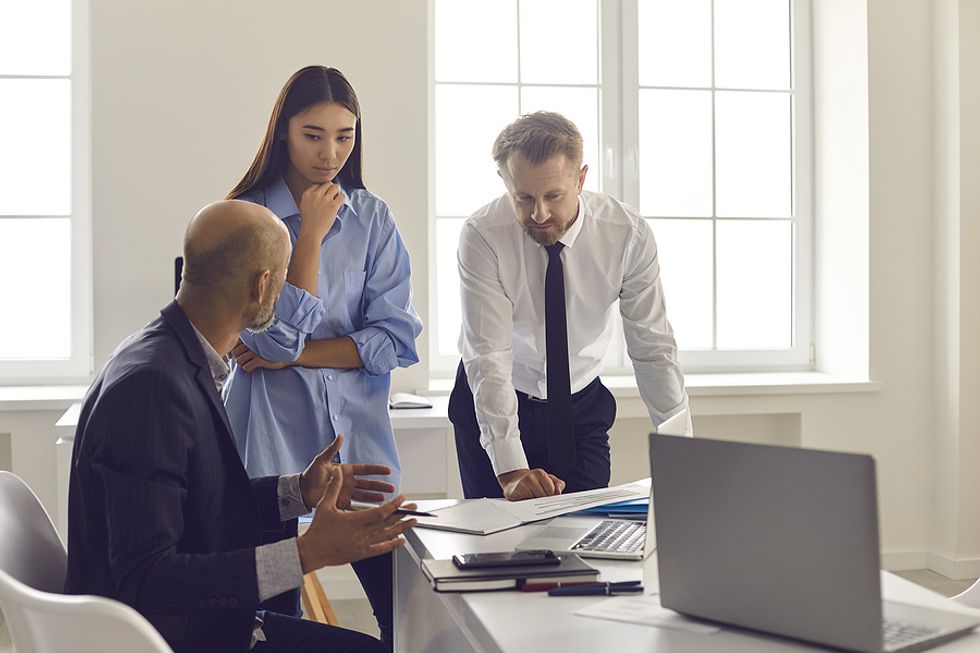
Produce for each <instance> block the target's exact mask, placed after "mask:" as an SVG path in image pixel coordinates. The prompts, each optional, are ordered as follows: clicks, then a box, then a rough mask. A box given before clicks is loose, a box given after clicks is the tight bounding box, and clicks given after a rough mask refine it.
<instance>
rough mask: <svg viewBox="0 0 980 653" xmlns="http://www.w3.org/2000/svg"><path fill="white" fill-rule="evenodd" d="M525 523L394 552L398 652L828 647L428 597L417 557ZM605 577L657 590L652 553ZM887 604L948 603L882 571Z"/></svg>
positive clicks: (438, 536) (523, 596) (488, 546)
mask: <svg viewBox="0 0 980 653" xmlns="http://www.w3.org/2000/svg"><path fill="white" fill-rule="evenodd" d="M540 527H541V526H540V525H528V526H522V527H521V528H517V529H513V530H510V531H504V532H502V533H496V534H494V535H488V536H484V537H480V536H475V535H463V534H457V533H446V532H440V531H433V530H426V529H421V528H417V529H415V530H414V531H411V532H410V533H409V534H408V543H407V544H406V546H403V547H402V548H400V549H398V551H397V552H396V553H395V651H396V653H437V652H438V653H442V652H452V653H457V652H459V653H463V652H470V651H478V652H480V653H524V652H526V651H562V653H576V652H580V653H601V652H605V651H617V652H619V651H623V652H625V653H628V652H630V651H643V652H644V653H650V652H656V651H670V652H672V653H750V652H751V653H770V652H771V653H777V652H778V653H788V652H790V651H826V650H827V649H824V648H820V647H816V646H810V645H806V644H802V643H798V642H792V641H789V640H785V639H780V638H775V637H767V636H764V635H757V634H754V633H747V632H745V631H737V630H734V629H730V628H724V629H723V630H722V631H721V632H720V633H717V634H714V635H698V634H693V633H688V632H681V631H678V630H668V629H664V628H655V627H651V626H640V625H635V624H628V623H619V622H614V621H606V620H600V619H591V618H586V617H579V616H576V615H574V614H573V612H575V611H576V610H578V609H580V608H583V607H585V606H587V605H590V604H592V603H596V602H598V601H601V600H603V599H604V597H597V596H586V597H560V598H552V597H549V596H548V595H547V593H546V592H529V593H522V592H517V591H507V592H471V593H457V594H440V593H437V592H434V591H433V590H432V589H431V588H430V587H429V583H428V581H427V580H426V578H425V576H424V574H423V573H422V571H421V569H420V568H419V559H420V558H449V557H451V556H452V555H453V554H454V553H465V552H477V551H505V550H510V549H513V547H514V545H515V544H516V543H517V542H519V541H521V540H522V539H523V538H524V537H526V536H527V535H528V534H530V533H532V532H534V530H536V529H538V528H540ZM589 564H591V565H593V566H594V567H597V568H598V569H599V570H600V571H601V573H602V579H603V580H607V581H617V580H634V579H639V578H643V579H644V586H645V588H646V591H647V593H650V592H651V591H655V590H656V588H657V573H656V556H655V555H654V556H651V557H650V558H648V559H647V561H646V563H639V562H614V561H602V560H595V559H593V560H589ZM882 584H883V590H882V591H883V592H884V595H885V597H886V598H889V599H892V600H900V601H905V602H908V603H919V604H924V605H937V606H942V605H944V604H946V605H948V599H946V598H944V597H942V596H940V595H938V594H934V593H933V592H930V591H929V590H926V589H924V588H922V587H919V586H918V585H915V584H914V583H911V582H909V581H906V580H904V579H902V578H899V577H898V576H895V575H893V574H890V573H888V572H882ZM931 650H936V651H941V652H942V653H954V652H961V653H966V652H968V651H972V652H974V653H975V652H976V651H978V650H980V634H978V633H974V634H972V635H969V636H967V637H964V638H961V639H958V640H955V641H953V642H951V643H949V644H946V645H945V646H941V647H938V648H936V649H931Z"/></svg>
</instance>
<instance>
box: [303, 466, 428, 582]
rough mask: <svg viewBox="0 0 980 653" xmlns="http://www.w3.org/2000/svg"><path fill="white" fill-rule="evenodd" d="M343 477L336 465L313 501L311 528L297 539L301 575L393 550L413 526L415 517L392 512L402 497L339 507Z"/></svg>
mask: <svg viewBox="0 0 980 653" xmlns="http://www.w3.org/2000/svg"><path fill="white" fill-rule="evenodd" d="M344 476H345V474H344V470H343V467H341V466H340V465H337V466H335V469H334V474H333V476H332V477H331V478H330V479H329V480H328V481H327V484H326V490H325V492H324V493H323V496H322V497H321V499H320V501H319V502H318V503H317V504H316V512H314V513H313V521H312V522H310V528H309V529H308V530H307V531H306V532H305V533H303V534H302V535H300V536H299V537H298V538H297V540H296V545H297V548H298V549H299V561H300V566H301V567H302V568H303V573H304V574H306V573H309V572H311V571H314V570H316V569H319V568H320V567H325V566H327V565H342V564H346V563H348V562H354V561H357V560H362V559H363V558H371V557H374V556H377V555H382V554H384V553H388V552H389V551H394V550H395V549H397V548H398V547H399V546H401V545H402V543H403V542H404V540H402V539H401V538H399V537H398V536H399V535H401V534H402V533H404V532H405V531H407V530H408V529H409V528H411V527H412V526H414V525H415V520H414V519H402V516H401V515H398V514H395V510H396V509H397V508H398V507H399V506H401V505H402V503H403V502H404V501H405V497H403V496H398V497H395V498H394V499H393V500H391V501H389V502H388V503H386V504H384V505H381V506H378V507H377V508H368V509H366V510H355V511H343V510H340V509H339V508H338V507H337V502H338V501H339V499H340V491H341V488H342V487H343V485H344ZM405 508H406V509H409V510H411V509H414V508H415V504H406V505H405Z"/></svg>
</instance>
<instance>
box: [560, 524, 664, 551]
mask: <svg viewBox="0 0 980 653" xmlns="http://www.w3.org/2000/svg"><path fill="white" fill-rule="evenodd" d="M646 534H647V525H646V524H645V523H644V522H638V521H624V520H618V519H606V520H604V521H601V522H599V523H598V524H596V525H595V526H594V527H593V528H592V530H590V531H589V532H588V533H586V534H585V537H583V538H582V539H581V540H579V541H578V543H577V544H576V545H575V546H573V547H572V550H573V551H604V552H607V553H608V552H616V553H635V552H636V551H639V550H640V549H641V548H642V547H643V542H644V540H645V539H646Z"/></svg>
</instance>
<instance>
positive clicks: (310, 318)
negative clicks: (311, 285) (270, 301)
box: [241, 282, 324, 361]
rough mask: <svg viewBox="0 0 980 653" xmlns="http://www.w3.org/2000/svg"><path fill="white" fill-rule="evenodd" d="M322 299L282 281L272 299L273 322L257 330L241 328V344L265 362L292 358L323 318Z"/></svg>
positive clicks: (296, 354) (301, 348)
mask: <svg viewBox="0 0 980 653" xmlns="http://www.w3.org/2000/svg"><path fill="white" fill-rule="evenodd" d="M323 316H324V310H323V301H321V300H320V298H319V297H315V296H314V295H311V294H310V293H308V292H306V291H305V290H303V289H302V288H298V287H296V286H294V285H293V284H291V283H288V282H287V283H286V284H285V285H284V286H283V288H282V292H281V293H279V299H278V300H276V321H275V323H274V324H273V325H272V326H271V327H269V328H268V329H266V330H265V331H263V332H261V333H252V332H251V331H247V330H246V331H242V334H241V338H242V342H244V343H245V346H246V347H248V348H249V349H251V350H252V351H254V352H255V353H256V354H258V355H259V356H261V357H262V358H264V359H266V360H269V361H294V360H296V359H297V358H299V355H300V354H301V353H303V347H304V346H305V345H306V339H307V338H308V337H310V335H311V334H312V333H313V330H314V329H316V327H317V326H318V325H319V324H320V321H321V320H322V319H323Z"/></svg>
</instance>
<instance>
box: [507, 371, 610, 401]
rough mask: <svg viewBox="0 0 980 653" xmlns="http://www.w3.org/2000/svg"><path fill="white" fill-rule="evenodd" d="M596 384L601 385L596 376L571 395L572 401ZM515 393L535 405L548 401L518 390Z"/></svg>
mask: <svg viewBox="0 0 980 653" xmlns="http://www.w3.org/2000/svg"><path fill="white" fill-rule="evenodd" d="M598 383H601V382H600V381H599V377H598V376H597V377H595V378H594V379H592V381H591V382H590V383H589V384H588V385H587V386H585V387H584V388H582V389H581V390H579V391H578V392H573V393H572V399H573V400H574V399H578V398H579V397H580V396H582V395H583V394H585V393H586V392H588V391H589V390H591V389H592V387H593V386H595V385H596V384H598ZM515 392H517V396H518V397H520V398H522V399H527V400H528V401H531V402H534V403H536V404H547V403H548V400H547V399H542V398H541V397H535V396H534V395H529V394H528V393H526V392H521V391H520V390H515Z"/></svg>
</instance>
